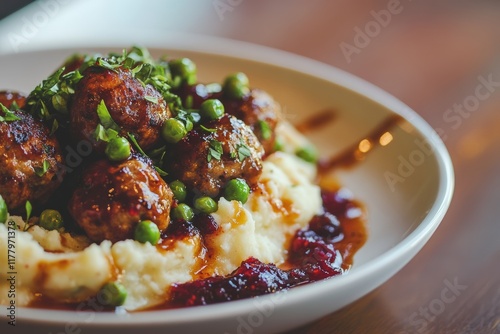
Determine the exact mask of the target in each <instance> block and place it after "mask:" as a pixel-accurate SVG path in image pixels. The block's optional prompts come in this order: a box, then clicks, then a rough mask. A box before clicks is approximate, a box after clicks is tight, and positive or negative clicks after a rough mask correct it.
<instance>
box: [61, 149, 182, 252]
mask: <svg viewBox="0 0 500 334" xmlns="http://www.w3.org/2000/svg"><path fill="white" fill-rule="evenodd" d="M172 198H173V193H172V191H171V190H170V188H169V187H168V185H167V184H166V183H165V181H163V179H162V178H161V177H160V175H158V173H157V172H156V170H155V169H154V168H153V166H152V164H151V161H150V160H149V159H148V158H145V157H143V156H141V155H136V154H133V155H132V156H131V157H130V158H129V159H128V160H125V161H123V162H120V163H112V162H109V161H108V160H99V161H97V162H95V163H94V164H92V165H91V166H89V167H88V168H87V169H86V170H85V171H84V173H83V176H82V183H81V185H80V186H79V187H78V188H77V189H76V190H75V191H74V193H73V196H72V198H71V199H70V202H69V204H68V209H69V212H70V214H71V216H72V217H73V219H74V220H75V221H76V222H77V223H78V225H80V226H81V227H82V228H83V230H84V231H85V232H86V234H87V236H88V237H89V238H90V239H91V240H93V241H95V242H101V241H103V240H111V241H112V242H116V241H120V240H125V239H130V238H133V235H134V229H135V227H136V225H137V223H139V222H140V221H142V220H151V221H152V222H154V223H155V224H156V225H158V228H159V229H160V231H162V230H165V229H166V228H167V226H168V224H169V222H170V206H171V204H172Z"/></svg>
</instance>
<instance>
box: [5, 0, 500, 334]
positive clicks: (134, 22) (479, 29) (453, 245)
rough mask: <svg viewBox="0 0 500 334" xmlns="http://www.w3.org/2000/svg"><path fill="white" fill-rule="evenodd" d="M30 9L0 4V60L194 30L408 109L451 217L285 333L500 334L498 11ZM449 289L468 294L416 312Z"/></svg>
mask: <svg viewBox="0 0 500 334" xmlns="http://www.w3.org/2000/svg"><path fill="white" fill-rule="evenodd" d="M27 3H30V1H20V0H17V1H15V2H14V1H10V2H8V3H3V4H2V6H0V10H1V11H0V15H1V17H5V18H3V19H2V20H1V21H0V54H2V53H13V52H21V51H23V50H30V49H36V48H48V47H57V46H71V44H74V43H75V42H76V41H82V40H83V41H85V40H88V41H93V42H94V43H96V45H100V43H101V44H103V43H105V42H106V40H108V41H109V39H110V38H114V39H122V40H124V41H125V40H126V38H127V36H126V35H124V33H123V32H124V31H126V30H130V29H133V30H135V31H137V32H138V34H137V36H139V35H140V34H152V33H154V34H165V36H170V35H172V34H178V33H182V34H186V36H187V35H189V34H204V35H210V36H217V37H224V38H230V39H235V40H241V41H246V42H251V43H256V44H260V45H265V46H269V47H273V48H277V49H282V50H285V51H289V52H292V53H296V54H299V55H302V56H305V57H309V58H312V59H315V60H318V61H321V62H324V63H327V64H330V65H333V66H336V67H339V68H341V69H344V70H346V71H348V72H350V73H353V74H355V75H357V76H359V77H362V78H364V79H366V80H367V81H370V82H372V83H374V84H375V85H378V86H380V87H381V88H383V89H385V90H386V91H388V92H389V93H391V94H393V95H395V96H396V97H397V98H399V99H400V100H402V101H403V102H405V103H406V104H408V105H409V106H410V107H411V108H413V109H414V110H416V111H417V112H418V113H419V114H420V115H421V116H422V117H423V118H424V119H426V120H427V121H428V122H429V123H430V124H431V126H433V127H434V129H435V130H436V131H437V132H438V133H439V134H440V135H441V137H442V139H443V141H444V142H445V144H446V146H447V147H448V149H449V151H450V154H451V156H452V159H453V163H454V166H455V173H456V190H455V196H454V199H453V203H452V206H451V209H450V211H449V213H448V214H447V216H446V217H445V219H444V221H443V223H442V224H441V226H440V227H439V228H438V230H437V231H436V233H435V235H434V236H433V237H432V238H431V240H430V242H429V243H428V244H427V245H426V246H425V247H424V249H423V250H422V251H421V252H420V253H419V254H418V255H417V257H416V258H415V259H413V260H412V261H411V262H410V263H409V264H408V265H407V266H406V267H405V268H404V269H403V270H402V271H400V272H399V273H398V274H397V275H396V276H394V277H393V278H392V279H391V280H389V281H388V282H387V283H386V284H384V285H383V286H381V287H380V288H378V289H377V290H375V291H374V292H372V293H371V294H369V295H368V296H366V297H364V298H362V299H361V300H359V301H357V302H355V303H353V304H352V305H349V306H347V307H345V308H344V309H342V310H340V311H338V312H335V313H333V314H331V315H330V316H328V317H326V318H324V319H322V320H320V321H317V322H315V323H313V324H310V325H307V326H304V327H303V328H299V329H296V330H294V331H292V332H291V333H413V332H420V333H422V332H424V333H425V332H429V333H500V265H499V263H498V261H499V260H498V259H500V242H499V240H498V239H499V236H500V173H498V171H499V170H500V149H499V144H500V93H499V91H500V89H499V88H500V49H499V46H500V1H494V0H492V1H480V0H478V1H465V0H464V1H458V0H456V1H451V0H450V1H445V0H443V1H436V0H414V1H412V0H400V1H398V0H356V1H352V0H309V1H303V0H191V1H174V0H165V1H160V0H150V1H146V0H145V1H131V0H122V1H118V0H107V1H97V0H86V1H83V0H74V1H70V0H40V1H35V2H32V3H31V4H30V5H28V7H25V8H23V9H22V10H20V11H18V12H15V13H14V14H12V15H9V16H7V14H9V13H11V12H12V11H14V10H15V9H16V8H17V7H22V6H24V5H25V4H27ZM132 42H133V43H136V42H137V41H132ZM127 44H131V43H130V42H129V43H127ZM478 86H481V87H483V88H482V89H483V93H484V92H487V93H486V94H482V95H480V96H479V95H478V90H477V87H478ZM484 89H486V90H484ZM474 97H476V98H474ZM454 280H455V281H458V282H459V283H460V284H461V285H465V286H467V289H466V290H465V291H464V292H463V293H462V294H461V295H460V296H459V298H457V299H456V302H453V303H450V304H447V305H446V308H445V309H444V310H442V312H438V313H439V314H435V313H434V314H427V315H425V313H423V312H425V311H424V310H425V308H426V307H428V306H429V304H430V303H431V302H432V301H433V300H434V299H435V298H440V294H441V293H442V291H443V289H444V288H445V287H446V282H453V281H454ZM415 314H417V315H418V317H420V319H425V322H426V325H425V326H416V325H415V321H414V320H415V319H413V320H412V316H413V315H415Z"/></svg>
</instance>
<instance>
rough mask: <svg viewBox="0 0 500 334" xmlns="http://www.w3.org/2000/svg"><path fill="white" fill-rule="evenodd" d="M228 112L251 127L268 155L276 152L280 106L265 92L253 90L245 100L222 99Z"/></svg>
mask: <svg viewBox="0 0 500 334" xmlns="http://www.w3.org/2000/svg"><path fill="white" fill-rule="evenodd" d="M222 103H223V104H224V107H225V108H226V112H227V113H229V114H231V115H234V116H236V117H237V118H239V119H241V120H242V121H243V122H245V124H247V125H249V126H250V128H251V129H252V131H253V132H254V133H255V135H256V136H257V138H258V139H259V140H260V142H261V144H262V146H263V147H264V151H265V152H266V154H270V153H272V152H273V151H274V144H275V140H276V135H275V131H274V130H275V129H276V125H277V124H278V122H279V120H280V117H281V107H280V105H279V104H278V103H277V102H276V101H275V100H274V99H273V98H272V97H271V95H269V94H268V93H266V92H265V91H263V90H260V89H252V90H251V91H250V94H248V95H246V96H244V97H243V99H239V100H234V99H227V98H224V97H223V98H222Z"/></svg>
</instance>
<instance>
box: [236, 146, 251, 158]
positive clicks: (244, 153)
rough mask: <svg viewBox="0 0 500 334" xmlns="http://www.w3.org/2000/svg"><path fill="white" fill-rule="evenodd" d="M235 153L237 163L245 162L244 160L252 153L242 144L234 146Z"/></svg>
mask: <svg viewBox="0 0 500 334" xmlns="http://www.w3.org/2000/svg"><path fill="white" fill-rule="evenodd" d="M236 151H237V154H238V160H239V161H243V160H245V158H248V157H249V156H251V155H252V152H251V151H250V149H249V148H248V146H247V145H245V144H243V143H240V144H238V145H237V146H236Z"/></svg>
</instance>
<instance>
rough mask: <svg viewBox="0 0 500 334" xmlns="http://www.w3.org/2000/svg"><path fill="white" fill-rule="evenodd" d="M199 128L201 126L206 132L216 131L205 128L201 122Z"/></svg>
mask: <svg viewBox="0 0 500 334" xmlns="http://www.w3.org/2000/svg"><path fill="white" fill-rule="evenodd" d="M200 128H202V129H203V130H204V131H206V132H216V131H217V129H211V128H207V127H206V126H204V125H202V124H200Z"/></svg>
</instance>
